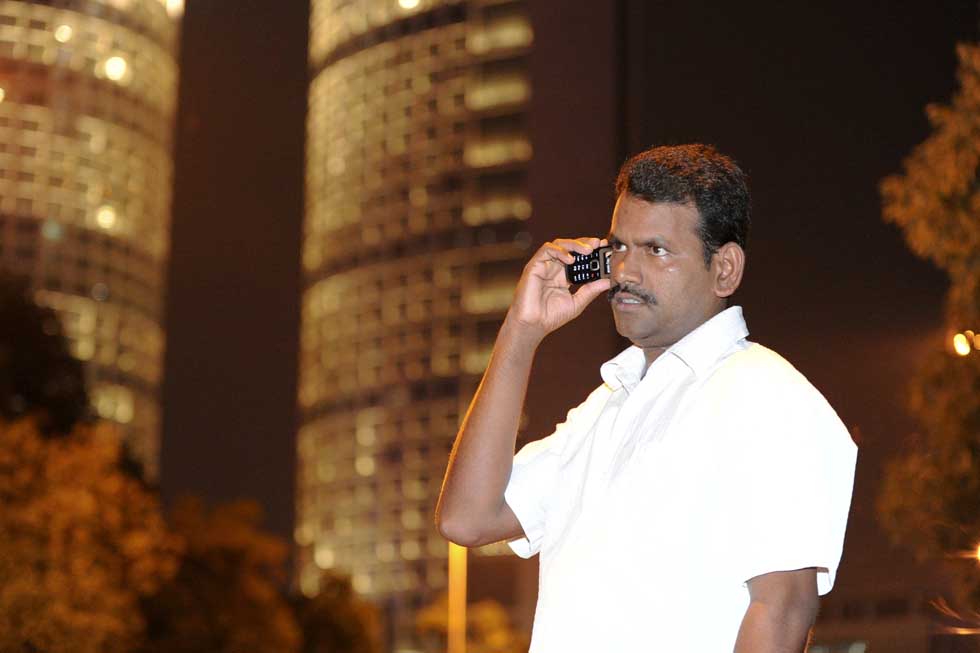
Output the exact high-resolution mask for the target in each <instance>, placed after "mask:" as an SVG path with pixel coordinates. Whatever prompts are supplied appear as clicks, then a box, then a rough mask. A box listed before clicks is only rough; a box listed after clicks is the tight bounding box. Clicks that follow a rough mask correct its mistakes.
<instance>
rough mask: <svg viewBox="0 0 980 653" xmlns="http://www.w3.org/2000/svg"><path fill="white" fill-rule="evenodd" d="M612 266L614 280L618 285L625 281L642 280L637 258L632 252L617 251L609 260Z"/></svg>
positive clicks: (635, 282)
mask: <svg viewBox="0 0 980 653" xmlns="http://www.w3.org/2000/svg"><path fill="white" fill-rule="evenodd" d="M609 263H610V265H611V266H612V270H611V273H612V280H613V282H614V283H615V284H616V285H623V284H624V283H633V284H638V283H639V282H640V275H639V270H638V269H637V265H636V259H635V257H633V256H632V255H631V253H630V252H616V253H614V254H613V255H612V260H611V261H610V262H609Z"/></svg>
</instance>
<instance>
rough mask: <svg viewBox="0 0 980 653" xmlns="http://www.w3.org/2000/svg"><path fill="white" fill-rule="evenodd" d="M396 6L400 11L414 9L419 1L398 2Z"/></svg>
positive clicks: (404, 0)
mask: <svg viewBox="0 0 980 653" xmlns="http://www.w3.org/2000/svg"><path fill="white" fill-rule="evenodd" d="M398 6H399V7H401V8H402V9H415V8H416V7H418V6H419V0H398Z"/></svg>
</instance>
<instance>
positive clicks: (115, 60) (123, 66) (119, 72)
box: [105, 56, 129, 82]
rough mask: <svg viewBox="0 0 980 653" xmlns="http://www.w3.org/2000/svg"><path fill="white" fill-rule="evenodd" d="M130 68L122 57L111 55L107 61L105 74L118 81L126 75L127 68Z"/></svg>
mask: <svg viewBox="0 0 980 653" xmlns="http://www.w3.org/2000/svg"><path fill="white" fill-rule="evenodd" d="M128 68H129V65H128V64H127V63H126V60H125V59H123V58H122V57H119V56H115V57H109V58H108V59H106V61H105V76H106V77H108V78H109V79H111V80H112V81H114V82H118V81H119V80H121V79H122V78H123V77H125V76H126V70H127V69H128Z"/></svg>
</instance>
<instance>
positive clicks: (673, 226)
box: [609, 193, 724, 350]
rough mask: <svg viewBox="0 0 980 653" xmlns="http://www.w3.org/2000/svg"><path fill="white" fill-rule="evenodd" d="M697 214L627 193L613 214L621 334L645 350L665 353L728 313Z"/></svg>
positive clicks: (613, 296)
mask: <svg viewBox="0 0 980 653" xmlns="http://www.w3.org/2000/svg"><path fill="white" fill-rule="evenodd" d="M699 219H700V217H699V215H698V211H697V209H696V208H695V207H694V206H693V205H689V204H674V203H659V202H658V203H654V204H651V203H649V202H646V201H644V200H641V199H638V198H636V197H633V196H632V195H629V194H627V193H623V194H622V195H620V196H619V199H618V200H617V201H616V208H615V209H614V210H613V218H612V227H611V228H610V232H609V244H610V245H612V246H613V253H612V260H611V263H612V281H613V287H612V289H611V290H610V291H609V294H610V303H611V304H612V310H613V316H614V318H615V320H616V330H617V331H619V333H620V335H622V336H624V337H626V338H628V339H629V340H630V341H631V342H632V343H633V344H634V345H636V346H638V347H641V348H643V349H644V350H656V349H665V348H667V347H670V346H671V345H673V344H674V343H675V342H677V341H678V340H680V339H681V338H683V337H684V336H685V335H687V334H688V333H690V332H691V331H692V330H694V329H695V328H697V327H698V326H700V325H701V324H702V323H703V322H704V321H705V320H707V319H709V318H710V317H711V316H713V315H714V314H715V313H717V312H718V311H720V310H721V309H722V308H723V307H724V299H723V298H722V297H720V296H719V295H718V294H716V292H715V265H714V264H712V265H709V266H706V265H705V263H704V253H703V249H702V245H701V238H700V237H699V236H698V233H697V228H698V223H699Z"/></svg>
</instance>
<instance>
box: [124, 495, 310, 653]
mask: <svg viewBox="0 0 980 653" xmlns="http://www.w3.org/2000/svg"><path fill="white" fill-rule="evenodd" d="M260 521H261V510H260V509H259V506H258V504H256V503H255V502H252V501H238V502H234V503H230V504H225V505H220V506H217V507H214V508H208V507H207V506H205V505H204V503H203V502H202V501H201V500H199V499H196V498H192V497H186V498H184V499H182V500H180V501H178V502H177V504H176V506H175V507H174V510H173V512H172V515H171V523H172V527H173V529H174V531H175V533H176V534H177V535H179V536H180V537H181V538H182V539H183V541H184V547H185V549H184V554H183V556H182V558H181V562H180V568H179V570H178V572H177V574H176V575H175V576H174V577H173V578H172V579H171V580H170V581H169V582H167V583H166V584H164V585H163V586H162V587H161V588H160V589H159V591H157V592H156V593H154V594H153V595H152V596H149V597H147V598H146V599H145V600H144V601H143V613H144V615H145V617H146V620H147V637H146V642H145V643H144V645H143V646H142V648H140V649H139V650H140V651H141V652H142V653H198V652H200V653H241V652H242V651H248V652H249V653H291V652H295V651H298V650H299V645H300V638H299V630H298V627H297V624H296V620H295V618H294V617H293V614H292V612H291V609H290V606H289V604H288V603H287V601H286V599H285V596H284V595H283V592H282V591H281V587H282V586H283V585H284V582H285V564H284V563H285V560H286V555H287V551H288V549H287V546H286V543H285V542H283V541H282V540H280V539H279V538H277V537H275V536H273V535H270V534H267V533H264V532H262V531H261V529H260V528H259V522H260Z"/></svg>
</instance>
